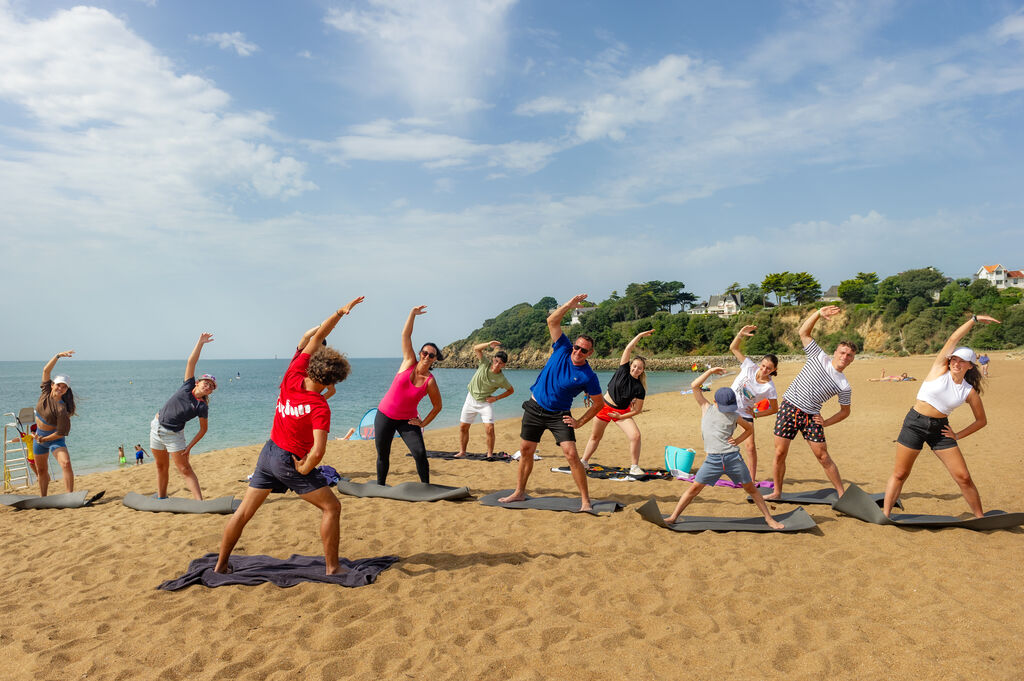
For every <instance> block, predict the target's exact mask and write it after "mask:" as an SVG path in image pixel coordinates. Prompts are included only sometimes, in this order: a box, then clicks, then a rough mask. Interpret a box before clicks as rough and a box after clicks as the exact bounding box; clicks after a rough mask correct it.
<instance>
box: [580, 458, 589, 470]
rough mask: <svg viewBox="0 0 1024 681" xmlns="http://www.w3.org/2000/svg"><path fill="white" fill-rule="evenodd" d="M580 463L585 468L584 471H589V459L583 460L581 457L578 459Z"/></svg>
mask: <svg viewBox="0 0 1024 681" xmlns="http://www.w3.org/2000/svg"><path fill="white" fill-rule="evenodd" d="M580 463H581V464H583V470H585V471H589V470H590V462H589V461H584V460H583V459H580Z"/></svg>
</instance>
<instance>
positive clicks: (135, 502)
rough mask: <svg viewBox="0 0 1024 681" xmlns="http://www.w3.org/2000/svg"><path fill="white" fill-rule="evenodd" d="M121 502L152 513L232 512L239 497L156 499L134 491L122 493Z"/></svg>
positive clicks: (237, 503) (129, 506)
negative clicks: (200, 499)
mask: <svg viewBox="0 0 1024 681" xmlns="http://www.w3.org/2000/svg"><path fill="white" fill-rule="evenodd" d="M121 503H122V504H124V505H125V506H127V507H128V508H133V509H135V510H136V511H152V512H153V513H222V514H223V513H234V512H235V509H236V508H238V505H239V504H241V503H242V501H241V499H235V498H234V497H218V498H216V499H203V500H202V501H199V500H197V499H183V498H180V497H167V498H166V499H157V498H156V497H152V496H145V495H143V494H137V493H135V492H128V494H125V495H124V499H122V500H121Z"/></svg>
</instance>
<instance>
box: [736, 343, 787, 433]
mask: <svg viewBox="0 0 1024 681" xmlns="http://www.w3.org/2000/svg"><path fill="white" fill-rule="evenodd" d="M732 391H733V392H734V393H736V406H737V407H739V409H738V410H737V411H738V413H739V415H740V416H744V417H746V418H748V419H749V418H753V408H754V405H756V404H757V403H758V402H760V401H761V400H777V399H779V394H778V393H777V392H775V382H774V381H772V379H770V378H769V379H768V382H767V383H758V382H757V365H756V364H754V362H753V361H752V360H751V359H750V358H749V357H747V358H746V359H744V360H743V364H740V375H739V376H737V377H736V380H735V381H733V382H732Z"/></svg>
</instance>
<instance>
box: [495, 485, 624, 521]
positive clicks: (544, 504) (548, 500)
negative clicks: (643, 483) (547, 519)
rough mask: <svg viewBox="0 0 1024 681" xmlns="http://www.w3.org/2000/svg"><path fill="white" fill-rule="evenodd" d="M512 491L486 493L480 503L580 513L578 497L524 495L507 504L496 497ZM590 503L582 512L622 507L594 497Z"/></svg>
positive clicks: (599, 512) (600, 512)
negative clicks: (589, 506)
mask: <svg viewBox="0 0 1024 681" xmlns="http://www.w3.org/2000/svg"><path fill="white" fill-rule="evenodd" d="M513 491H514V490H510V489H504V490H501V491H500V492H494V493H493V494H488V495H487V496H485V497H481V498H480V503H481V504H483V505H484V506H497V507H498V508H532V509H536V510H538V511H569V512H570V513H580V500H579V498H578V497H577V498H569V497H529V496H528V497H526V501H513V502H511V503H508V504H503V503H501V502H500V501H498V499H500V498H502V497H507V496H508V495H510V494H512V492H513ZM590 505H591V506H593V510H591V511H583V513H590V514H591V515H601V514H602V513H614V512H615V511H618V510H619V509H620V508H622V507H623V504H620V503H619V502H617V501H598V500H596V499H591V500H590Z"/></svg>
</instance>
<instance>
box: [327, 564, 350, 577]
mask: <svg viewBox="0 0 1024 681" xmlns="http://www.w3.org/2000/svg"><path fill="white" fill-rule="evenodd" d="M346 572H348V569H347V568H343V567H341V566H340V565H335V566H334V567H333V568H330V567H329V568H327V574H329V575H343V574H345V573H346Z"/></svg>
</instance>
